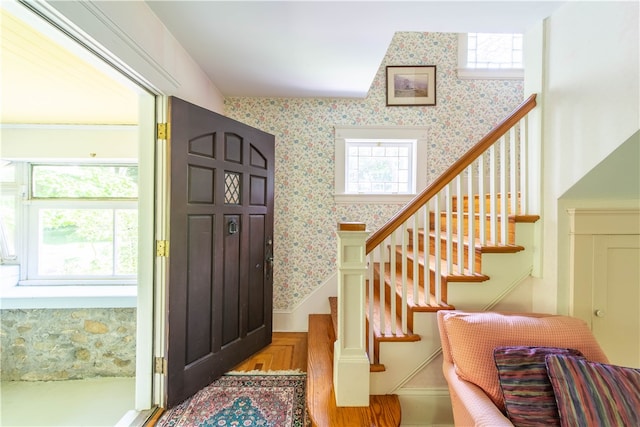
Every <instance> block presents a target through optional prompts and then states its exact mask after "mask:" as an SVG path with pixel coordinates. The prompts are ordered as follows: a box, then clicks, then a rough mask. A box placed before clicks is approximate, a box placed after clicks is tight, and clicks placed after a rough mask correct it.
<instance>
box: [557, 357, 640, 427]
mask: <svg viewBox="0 0 640 427" xmlns="http://www.w3.org/2000/svg"><path fill="white" fill-rule="evenodd" d="M546 365H547V373H548V374H549V378H550V379H551V385H552V386H553V391H554V394H555V396H556V402H557V404H558V412H559V414H560V424H561V425H562V426H563V427H574V426H640V369H633V368H626V367H623V366H616V365H610V364H605V363H596V362H590V361H587V360H585V359H576V358H574V357H567V356H560V355H549V356H546Z"/></svg>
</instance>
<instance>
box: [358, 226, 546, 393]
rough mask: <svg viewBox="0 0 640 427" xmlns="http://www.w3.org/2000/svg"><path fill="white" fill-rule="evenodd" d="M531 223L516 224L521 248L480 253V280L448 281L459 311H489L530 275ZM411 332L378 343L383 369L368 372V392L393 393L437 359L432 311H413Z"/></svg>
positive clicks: (531, 260)
mask: <svg viewBox="0 0 640 427" xmlns="http://www.w3.org/2000/svg"><path fill="white" fill-rule="evenodd" d="M534 227H535V225H534V224H530V223H517V224H516V244H518V245H521V246H523V247H524V248H525V249H524V250H523V251H520V252H516V253H491V254H483V255H482V273H483V274H486V275H487V276H489V278H490V279H489V280H488V281H485V282H482V283H473V282H459V283H449V284H448V288H447V294H448V298H447V300H448V302H449V303H450V304H452V305H454V306H455V307H456V309H460V310H489V309H491V307H493V306H494V305H495V304H497V303H498V302H499V301H500V300H501V299H502V298H504V297H505V296H506V295H507V294H508V293H509V292H510V291H511V290H513V289H514V288H515V287H517V286H518V285H519V284H520V283H521V282H522V281H523V280H525V279H526V278H527V277H529V276H530V274H531V271H532V265H533V256H532V253H533V250H532V245H533V232H534ZM414 316H415V317H414V322H413V325H414V328H413V333H415V334H418V335H420V337H421V340H420V341H414V342H381V343H380V352H379V360H380V363H381V364H384V366H385V371H383V372H372V373H371V379H370V394H376V395H377V394H391V393H394V392H396V391H397V390H398V389H399V388H401V387H402V385H403V384H405V383H406V382H407V381H409V380H410V379H411V378H412V377H413V376H414V375H415V374H416V373H417V372H419V371H420V370H421V369H423V368H424V367H425V366H426V364H427V363H429V362H430V361H431V360H434V359H435V360H441V359H440V358H438V357H437V356H438V355H439V353H440V335H439V332H438V326H437V320H436V314H435V313H424V312H422V313H415V314H414Z"/></svg>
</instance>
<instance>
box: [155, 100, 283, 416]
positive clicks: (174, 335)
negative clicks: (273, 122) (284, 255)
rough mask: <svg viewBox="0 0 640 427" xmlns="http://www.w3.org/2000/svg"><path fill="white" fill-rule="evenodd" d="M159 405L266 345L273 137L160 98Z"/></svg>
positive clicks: (270, 281)
mask: <svg viewBox="0 0 640 427" xmlns="http://www.w3.org/2000/svg"><path fill="white" fill-rule="evenodd" d="M169 117H170V120H169V126H168V128H169V135H168V145H169V150H170V152H171V154H170V180H171V181H170V188H171V189H170V198H171V202H170V213H169V215H170V218H169V224H170V230H169V243H170V251H169V276H168V277H169V280H168V285H167V307H168V332H167V334H168V344H167V406H168V407H172V406H175V405H176V404H178V403H180V402H182V401H183V400H185V399H186V398H188V397H190V396H191V395H193V394H194V393H195V392H197V391H198V390H200V389H201V388H203V387H204V386H206V385H208V384H210V383H211V382H212V381H213V380H215V379H216V378H218V377H219V376H220V375H222V374H223V373H224V372H226V371H228V370H230V369H231V368H233V367H234V366H235V365H237V364H238V363H240V362H242V361H243V360H244V359H246V358H247V357H249V356H250V355H251V354H253V353H255V352H256V351H258V350H260V349H261V348H263V347H265V346H266V345H268V344H269V343H271V329H272V328H271V326H272V293H273V292H272V285H273V277H272V276H273V274H272V256H273V170H274V168H273V165H274V137H273V135H269V134H267V133H265V132H262V131H260V130H258V129H254V128H252V127H250V126H247V125H245V124H243V123H240V122H237V121H235V120H232V119H229V118H227V117H224V116H221V115H219V114H217V113H214V112H211V111H208V110H206V109H203V108H200V107H198V106H195V105H193V104H190V103H188V102H186V101H183V100H181V99H178V98H169Z"/></svg>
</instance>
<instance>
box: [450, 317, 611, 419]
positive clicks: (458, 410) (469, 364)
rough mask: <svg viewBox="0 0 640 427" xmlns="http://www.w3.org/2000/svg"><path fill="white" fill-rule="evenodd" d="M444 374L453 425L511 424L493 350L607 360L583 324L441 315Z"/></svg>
mask: <svg viewBox="0 0 640 427" xmlns="http://www.w3.org/2000/svg"><path fill="white" fill-rule="evenodd" d="M438 327H439V331H440V339H441V342H442V353H443V371H444V375H445V378H446V380H447V382H448V386H449V392H450V395H451V403H452V406H453V415H454V421H455V425H456V426H487V427H499V426H512V425H513V424H512V422H511V421H510V420H509V418H507V416H506V415H505V414H506V411H505V407H504V399H503V395H502V390H501V385H500V381H499V377H498V370H497V368H496V364H495V360H494V349H495V348H497V347H501V346H540V347H563V348H571V349H577V350H579V351H580V352H581V353H582V354H583V355H584V357H585V358H586V359H588V360H592V361H596V362H602V363H607V357H606V355H605V354H604V352H603V351H602V349H601V348H600V346H599V345H598V343H597V342H596V340H595V338H594V336H593V335H592V333H591V331H590V330H589V328H588V326H587V325H586V323H585V322H583V321H582V320H580V319H576V318H572V317H567V316H558V315H549V314H532V313H527V314H523V313H521V314H517V313H497V312H476V313H471V312H463V311H457V310H454V311H440V312H439V313H438Z"/></svg>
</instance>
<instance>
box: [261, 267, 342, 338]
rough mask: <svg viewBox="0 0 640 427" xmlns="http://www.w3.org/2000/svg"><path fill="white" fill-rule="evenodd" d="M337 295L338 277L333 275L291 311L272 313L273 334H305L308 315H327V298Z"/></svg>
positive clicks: (275, 311) (328, 311)
mask: <svg viewBox="0 0 640 427" xmlns="http://www.w3.org/2000/svg"><path fill="white" fill-rule="evenodd" d="M337 294H338V275H337V274H336V273H334V274H333V275H332V276H331V277H329V278H328V279H327V281H326V282H324V283H323V284H322V285H320V286H319V287H317V288H316V289H314V290H313V291H312V292H311V293H310V294H309V295H307V297H306V298H305V299H303V300H302V302H300V304H298V305H297V306H295V307H294V308H293V309H292V310H286V311H285V310H274V311H273V331H274V332H307V331H308V330H309V315H310V314H329V313H331V308H330V307H329V297H334V296H336V295H337Z"/></svg>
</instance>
